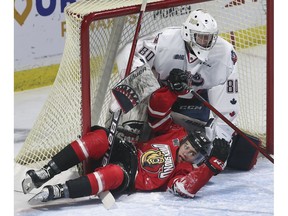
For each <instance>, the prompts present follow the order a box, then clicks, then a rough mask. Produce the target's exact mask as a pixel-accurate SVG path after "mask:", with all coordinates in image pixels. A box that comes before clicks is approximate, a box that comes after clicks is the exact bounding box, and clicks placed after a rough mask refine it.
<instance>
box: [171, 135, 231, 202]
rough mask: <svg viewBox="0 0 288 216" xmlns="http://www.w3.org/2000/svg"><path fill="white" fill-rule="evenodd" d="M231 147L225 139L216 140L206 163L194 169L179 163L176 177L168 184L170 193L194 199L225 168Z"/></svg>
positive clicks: (186, 164) (187, 164) (189, 165)
mask: <svg viewBox="0 0 288 216" xmlns="http://www.w3.org/2000/svg"><path fill="white" fill-rule="evenodd" d="M229 152H230V146H229V144H228V142H227V141H226V140H224V139H215V140H214V142H213V148H212V150H211V153H210V155H209V156H207V158H206V160H205V161H204V163H203V164H202V165H201V166H199V167H198V168H194V167H193V166H192V165H191V164H189V163H179V164H178V165H177V167H176V171H175V175H174V177H173V178H172V179H170V180H169V182H168V191H170V192H172V193H173V194H175V195H178V196H182V197H188V198H193V197H194V196H195V194H196V193H197V192H198V191H199V190H200V189H201V188H202V187H203V186H204V185H205V184H206V183H207V182H208V181H209V180H210V179H211V177H212V176H214V175H217V174H219V173H220V172H221V171H223V169H224V168H225V164H226V161H227V158H228V155H229Z"/></svg>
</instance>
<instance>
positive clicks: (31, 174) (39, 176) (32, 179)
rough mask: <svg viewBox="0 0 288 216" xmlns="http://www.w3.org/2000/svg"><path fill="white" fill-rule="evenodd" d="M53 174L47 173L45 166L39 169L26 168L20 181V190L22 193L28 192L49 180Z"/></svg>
mask: <svg viewBox="0 0 288 216" xmlns="http://www.w3.org/2000/svg"><path fill="white" fill-rule="evenodd" d="M52 177H53V176H51V174H50V173H49V170H48V169H47V168H42V169H40V170H37V171H35V170H28V171H27V172H26V176H25V178H24V180H23V181H22V190H23V193H24V194H27V193H29V192H30V191H31V190H33V189H34V188H39V187H40V186H41V185H43V184H44V183H45V182H47V181H48V180H50V179H51V178H52Z"/></svg>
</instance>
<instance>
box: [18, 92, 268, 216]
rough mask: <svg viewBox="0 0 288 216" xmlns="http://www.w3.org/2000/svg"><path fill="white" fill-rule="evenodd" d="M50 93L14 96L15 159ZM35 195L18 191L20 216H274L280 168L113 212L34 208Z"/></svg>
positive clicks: (63, 203)
mask: <svg viewBox="0 0 288 216" xmlns="http://www.w3.org/2000/svg"><path fill="white" fill-rule="evenodd" d="M49 90H50V88H49V87H46V88H41V89H36V90H30V91H24V92H19V93H15V94H14V107H15V112H14V133H15V136H14V145H15V146H14V154H15V155H16V154H17V153H18V151H19V149H20V148H21V145H22V144H23V142H24V140H25V137H26V136H27V134H28V132H29V130H30V129H31V127H32V126H33V122H34V121H35V120H36V117H37V115H38V113H39V112H40V109H41V107H42V105H43V103H44V101H45V99H46V98H47V96H48V93H49ZM32 192H33V191H32ZM32 196H33V194H32V193H30V194H26V195H24V194H23V193H20V192H15V191H14V214H15V215H18V216H34V215H35V216H44V215H47V216H48V215H49V216H52V215H53V216H54V215H57V216H62V215H63V216H67V215H69V216H74V215H75V216H76V215H77V216H79V215H81V216H85V215H87V216H88V215H89V216H91V215H115V216H116V215H117V216H126V215H136V216H141V215H143V216H144V215H145V216H147V215H157V216H160V215H165V216H166V215H169V216H176V215H177V216H184V215H185V216H186V215H193V216H210V215H211V216H212V215H213V216H225V215H229V216H230V215H233V216H234V215H235V216H250V215H251V216H252V215H253V216H254V215H257V216H258V215H259V216H265V215H274V165H273V164H272V163H271V162H270V161H268V160H267V159H266V158H259V159H258V162H257V164H256V166H255V167H254V168H253V169H252V170H251V171H249V172H240V171H234V170H225V171H224V172H223V173H221V174H219V175H217V176H215V177H213V178H212V179H211V181H210V182H209V183H208V184H207V185H206V186H205V187H203V188H202V189H201V190H200V191H199V192H198V194H197V195H196V197H195V198H194V199H184V198H181V197H176V196H174V195H172V194H170V193H169V192H147V193H144V192H137V193H134V194H131V195H122V196H120V197H119V198H117V199H116V205H115V206H114V207H113V208H112V209H110V210H106V209H105V208H104V206H103V205H102V204H101V201H100V200H99V199H91V198H89V197H85V198H78V199H62V200H56V201H52V202H49V203H46V204H43V205H38V206H30V205H29V204H28V203H27V201H28V200H29V199H30V198H31V197H32Z"/></svg>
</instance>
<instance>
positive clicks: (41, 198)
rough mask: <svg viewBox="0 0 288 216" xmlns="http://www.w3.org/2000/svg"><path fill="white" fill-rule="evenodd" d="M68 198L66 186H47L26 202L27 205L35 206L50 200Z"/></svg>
mask: <svg viewBox="0 0 288 216" xmlns="http://www.w3.org/2000/svg"><path fill="white" fill-rule="evenodd" d="M68 197H69V192H68V188H67V186H66V184H63V185H62V184H57V185H47V186H45V187H44V188H43V189H42V190H41V191H40V192H39V193H37V194H36V195H35V196H33V197H32V198H31V199H30V200H28V203H29V204H30V205H37V204H40V203H43V202H48V201H50V200H56V199H60V198H68Z"/></svg>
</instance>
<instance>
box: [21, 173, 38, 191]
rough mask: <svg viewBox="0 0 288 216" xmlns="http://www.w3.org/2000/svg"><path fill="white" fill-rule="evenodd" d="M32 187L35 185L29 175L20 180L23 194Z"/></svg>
mask: <svg viewBox="0 0 288 216" xmlns="http://www.w3.org/2000/svg"><path fill="white" fill-rule="evenodd" d="M34 188H35V185H34V183H33V182H32V179H31V178H30V177H27V178H25V179H24V180H23V181H22V190H23V193H24V194H27V193H29V192H30V191H31V190H33V189H34Z"/></svg>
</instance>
